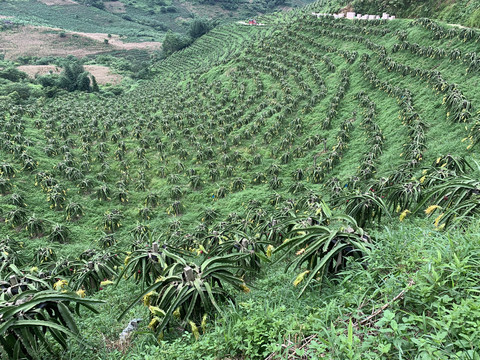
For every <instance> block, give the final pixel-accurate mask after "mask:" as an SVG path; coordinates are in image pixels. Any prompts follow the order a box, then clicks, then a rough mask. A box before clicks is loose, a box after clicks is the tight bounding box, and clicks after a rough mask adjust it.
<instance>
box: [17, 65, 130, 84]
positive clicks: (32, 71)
mask: <svg viewBox="0 0 480 360" xmlns="http://www.w3.org/2000/svg"><path fill="white" fill-rule="evenodd" d="M84 68H85V70H86V71H88V72H89V73H90V74H92V75H93V76H95V79H96V80H97V82H98V83H99V84H102V85H106V84H112V85H116V84H119V83H120V81H122V76H121V75H119V74H113V73H112V72H111V71H110V68H108V67H107V66H103V65H85V66H84ZM18 70H20V71H23V72H25V73H26V74H28V76H30V77H31V78H34V77H35V76H39V75H46V74H60V73H61V72H62V68H60V67H58V66H55V65H22V66H19V67H18Z"/></svg>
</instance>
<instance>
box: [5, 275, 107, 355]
mask: <svg viewBox="0 0 480 360" xmlns="http://www.w3.org/2000/svg"><path fill="white" fill-rule="evenodd" d="M99 303H101V302H100V301H98V300H90V299H82V298H80V297H79V296H78V295H77V294H74V293H70V292H66V293H60V292H59V291H55V290H53V289H51V288H50V286H49V285H48V284H47V283H46V282H45V281H43V280H40V279H37V278H34V277H31V276H27V277H23V278H18V277H17V276H16V275H13V276H11V277H10V278H9V282H3V283H2V294H1V295H0V315H1V316H0V318H1V320H0V325H1V329H2V334H1V336H0V345H1V348H2V350H3V351H2V353H3V355H4V356H6V358H8V359H23V358H27V359H35V358H38V356H39V354H40V353H41V351H42V350H43V351H44V350H47V351H48V352H49V353H50V354H52V355H54V354H55V352H56V349H55V345H56V344H58V345H60V346H61V347H62V348H63V349H64V350H65V349H67V347H68V345H67V341H68V340H69V339H72V338H73V339H76V340H78V341H80V342H84V340H83V339H82V337H81V333H80V331H79V329H78V327H77V324H76V321H75V319H74V317H73V314H74V313H75V314H76V315H77V316H78V315H80V312H79V310H80V308H81V307H85V308H87V309H89V310H91V311H93V312H97V310H96V309H95V308H94V307H93V305H95V304H99Z"/></svg>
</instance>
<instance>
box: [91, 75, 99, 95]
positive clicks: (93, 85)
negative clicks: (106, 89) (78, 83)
mask: <svg viewBox="0 0 480 360" xmlns="http://www.w3.org/2000/svg"><path fill="white" fill-rule="evenodd" d="M92 91H93V92H99V91H100V89H99V88H98V84H97V79H95V76H93V75H92Z"/></svg>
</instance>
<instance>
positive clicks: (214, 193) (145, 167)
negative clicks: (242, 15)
mask: <svg viewBox="0 0 480 360" xmlns="http://www.w3.org/2000/svg"><path fill="white" fill-rule="evenodd" d="M321 6H323V2H319V3H316V4H313V5H311V6H308V7H307V8H304V9H303V10H302V11H295V12H290V13H288V14H285V13H283V14H273V15H269V16H265V17H263V18H261V19H258V20H259V22H260V23H262V24H263V25H262V26H245V25H241V24H230V25H224V26H220V27H217V28H216V29H214V30H213V31H211V32H210V33H209V34H207V35H205V36H203V37H201V38H200V39H199V40H197V41H196V42H195V43H194V44H193V45H192V46H190V47H189V48H187V49H185V50H182V51H180V52H177V53H174V54H173V55H171V56H170V57H169V58H167V59H166V60H164V61H163V62H161V63H159V65H158V66H157V68H156V69H155V70H156V73H157V74H158V76H157V77H156V79H155V80H153V81H149V82H144V83H142V84H141V85H139V86H138V87H137V88H136V89H135V90H133V91H131V92H129V93H126V94H124V95H120V96H117V97H114V98H112V97H107V96H103V95H101V94H100V95H98V96H96V95H93V94H80V93H73V94H70V95H68V96H65V97H62V98H58V99H55V100H54V101H52V100H45V101H42V102H37V103H35V104H20V105H19V104H14V103H13V102H11V100H10V98H2V99H0V101H2V103H0V107H1V108H2V110H3V112H4V114H5V115H4V116H3V117H2V118H0V127H1V132H0V139H1V142H0V143H1V150H0V154H1V158H2V161H1V164H0V174H1V177H0V192H1V194H2V197H1V198H0V201H1V207H2V215H1V216H2V220H3V221H2V222H1V223H0V234H1V235H2V239H3V240H2V242H1V246H2V253H1V254H2V255H1V256H2V261H3V262H2V267H1V275H2V278H4V279H5V280H6V281H5V282H3V283H2V285H1V286H2V291H3V295H2V296H3V297H2V301H3V302H2V303H1V305H0V315H2V314H3V315H2V316H3V317H1V316H0V321H1V323H2V324H1V326H2V327H3V329H4V330H5V331H3V332H1V333H0V336H1V338H0V344H1V345H2V348H3V350H2V351H3V353H4V354H5V355H6V356H7V357H10V358H15V357H16V356H17V355H19V354H20V356H27V357H28V356H30V357H32V358H35V357H45V358H47V357H48V356H50V355H49V354H48V351H51V352H54V353H55V352H58V349H59V348H60V347H61V346H64V347H66V348H68V349H69V350H68V352H65V353H64V355H62V356H63V357H65V358H67V357H69V358H80V357H85V355H87V356H95V355H93V354H94V352H96V353H97V355H96V356H99V357H101V358H112V359H114V358H115V359H117V358H121V357H122V356H125V357H126V358H129V359H132V358H142V359H143V358H152V359H157V358H162V359H174V358H175V359H180V358H185V359H194V358H198V359H207V358H209V359H216V358H218V359H220V358H232V359H233V358H245V359H254V358H255V359H256V358H267V357H268V358H270V359H273V358H284V357H286V356H287V355H288V356H292V357H291V358H309V359H311V358H330V359H337V358H351V359H379V358H397V357H401V358H409V359H414V358H419V359H433V358H435V359H450V358H459V359H476V358H477V357H479V356H480V353H479V352H478V349H477V345H476V344H478V343H479V341H478V340H479V338H478V336H479V335H478V331H476V325H475V324H478V321H479V320H480V315H479V312H478V309H477V307H478V305H476V304H478V302H477V301H478V290H477V284H476V275H475V276H474V274H478V272H479V271H478V270H479V269H478V266H479V259H480V243H479V242H478V238H477V237H476V235H475V234H477V231H478V227H476V225H475V224H473V225H472V221H471V220H472V219H478V212H479V210H480V198H479V196H478V194H479V192H480V184H479V182H478V180H477V176H478V164H477V162H476V161H477V158H478V156H477V155H476V146H477V143H478V141H479V139H480V132H479V130H480V117H479V112H478V110H479V109H478V106H479V103H480V101H479V100H480V95H479V93H478V91H476V89H477V87H478V80H479V75H480V58H479V54H477V51H478V41H479V40H480V32H478V31H476V30H472V29H469V28H457V27H446V26H445V25H443V24H440V23H437V22H435V21H432V20H429V19H418V20H414V21H411V20H395V21H388V22H387V21H360V20H358V21H350V20H345V19H344V20H335V19H333V18H329V17H321V18H317V17H316V16H313V15H312V14H311V12H312V11H316V10H318V9H319V8H320V7H321ZM405 223H406V224H407V225H403V224H405ZM292 281H293V285H292ZM112 282H114V283H116V285H115V284H112ZM33 289H35V290H41V292H38V293H37V292H34V291H33ZM29 290H32V291H29ZM60 290H64V291H65V293H61V292H59V291H60ZM17 293H18V294H17ZM39 294H40V295H39ZM85 295H87V296H88V297H89V298H93V299H95V301H97V300H104V301H105V303H103V304H98V305H96V308H97V309H98V310H99V311H100V313H99V314H98V315H92V316H90V317H88V318H86V319H85V318H83V319H82V318H79V317H77V316H76V315H71V314H70V312H69V311H68V310H66V309H68V308H69V307H71V310H72V311H73V304H74V303H76V302H77V303H81V302H82V301H83V302H85V304H86V306H91V305H93V303H89V302H87V300H86V299H84V298H83V296H85ZM297 295H298V296H300V297H299V299H298V300H297V299H296V296H297ZM42 296H43V298H42ZM39 297H40V298H39ZM140 300H143V305H142V304H139V301H140ZM7 301H8V303H6V302H7ZM38 304H47V305H48V306H50V305H52V304H54V306H60V308H59V309H58V310H53V311H48V312H45V311H43V310H42V308H39V307H36V306H37V305H38ZM57 304H61V305H57ZM62 304H66V305H62ZM47 305H45V306H47ZM48 306H47V307H48ZM52 306H53V305H52ZM25 316H26V318H27V319H28V320H29V321H31V323H30V322H28V323H26V322H22V321H25V320H24V318H25ZM139 317H140V318H143V322H142V323H141V325H140V326H141V327H140V329H141V330H144V331H143V332H141V333H140V334H139V335H137V336H136V337H135V336H132V337H129V338H128V339H127V340H124V341H120V340H118V333H119V332H120V331H121V329H122V328H123V327H124V326H125V325H126V321H127V320H129V319H133V318H139ZM117 319H118V320H119V321H117ZM467 319H468V321H467ZM47 320H48V321H49V324H56V325H55V326H53V325H47V323H46V322H47ZM35 321H36V322H37V323H35ZM42 321H45V322H42ZM75 322H76V323H77V325H75ZM27 324H28V325H29V326H30V328H33V327H32V326H33V325H36V326H37V328H38V329H42V330H44V331H47V326H50V334H52V336H53V338H49V337H45V336H43V332H42V331H35V330H31V331H30V330H25V328H24V326H25V325H27ZM62 329H63V330H62ZM65 329H68V331H67V330H65ZM72 333H74V334H76V335H77V336H79V335H82V336H83V337H84V338H85V339H86V340H87V343H89V344H90V345H92V344H93V345H94V346H95V350H92V349H90V348H88V346H87V347H83V345H81V344H72V345H70V346H67V343H66V340H65V339H66V336H67V335H68V336H73V334H72ZM65 334H66V335H65ZM19 338H21V339H23V340H22V341H20V342H18V345H16V346H14V345H13V344H14V343H15V341H16V340H17V339H19ZM37 343H38V344H41V346H37V345H35V344H37ZM47 343H48V344H49V345H50V347H49V346H47ZM52 343H54V344H52ZM282 343H283V345H284V346H282ZM282 356H283V357H282ZM92 358H93V357H92Z"/></svg>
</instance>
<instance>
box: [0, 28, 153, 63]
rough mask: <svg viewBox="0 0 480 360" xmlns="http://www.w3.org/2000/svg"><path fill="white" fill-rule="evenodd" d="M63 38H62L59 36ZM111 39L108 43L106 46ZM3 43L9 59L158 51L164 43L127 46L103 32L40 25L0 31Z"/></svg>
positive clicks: (114, 36)
mask: <svg viewBox="0 0 480 360" xmlns="http://www.w3.org/2000/svg"><path fill="white" fill-rule="evenodd" d="M62 32H63V33H64V36H62V37H61V36H60V33H62ZM105 39H107V40H108V44H106V43H105ZM0 44H2V46H1V47H2V50H3V52H4V53H5V58H6V59H7V60H12V59H17V58H18V57H19V56H37V57H44V56H62V57H65V56H67V55H73V56H75V57H79V58H81V57H84V56H87V55H94V54H100V53H105V52H109V51H112V50H134V49H143V50H151V51H153V50H159V49H161V47H162V43H160V42H156V41H148V42H140V43H126V42H123V41H122V40H121V39H120V37H119V36H118V35H112V36H111V37H110V38H109V37H108V34H103V33H82V32H69V31H64V30H62V29H53V28H48V27H38V26H23V27H19V28H15V29H11V30H9V31H3V32H0Z"/></svg>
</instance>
